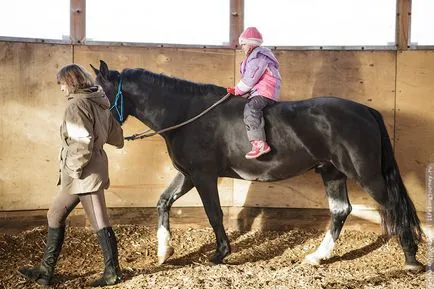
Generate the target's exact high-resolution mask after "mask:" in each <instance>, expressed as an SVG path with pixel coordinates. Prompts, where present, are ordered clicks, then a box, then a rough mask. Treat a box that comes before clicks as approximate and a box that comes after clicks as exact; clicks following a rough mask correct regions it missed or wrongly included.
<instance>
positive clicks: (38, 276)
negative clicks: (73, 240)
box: [18, 227, 65, 285]
mask: <svg viewBox="0 0 434 289" xmlns="http://www.w3.org/2000/svg"><path fill="white" fill-rule="evenodd" d="M64 237H65V227H60V228H50V227H48V234H47V245H46V247H45V253H44V257H43V258H42V261H41V264H40V265H39V266H36V267H33V268H24V267H23V268H19V269H18V273H20V274H21V275H22V276H24V277H25V278H27V279H29V280H31V281H34V282H36V283H38V284H41V285H50V284H51V278H52V277H53V274H54V269H55V267H56V263H57V259H58V258H59V255H60V250H61V249H62V244H63V239H64Z"/></svg>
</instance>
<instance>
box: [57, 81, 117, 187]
mask: <svg viewBox="0 0 434 289" xmlns="http://www.w3.org/2000/svg"><path fill="white" fill-rule="evenodd" d="M109 107H110V102H109V100H108V99H107V97H106V96H105V94H104V92H103V90H102V88H101V87H99V86H98V87H92V88H90V89H87V90H84V91H80V92H79V93H75V94H70V95H69V96H68V104H67V107H66V110H65V115H64V118H63V122H62V124H61V126H60V137H61V141H62V148H61V151H60V185H61V190H62V192H65V193H68V194H83V193H90V192H95V191H98V190H101V189H107V188H108V187H109V184H110V181H109V174H108V160H107V155H106V153H105V151H104V149H103V145H104V144H105V143H108V144H111V145H114V146H116V147H118V148H122V147H123V145H124V138H123V131H122V128H121V126H120V125H119V123H118V122H117V121H116V120H115V119H114V118H113V116H112V115H111V112H110V110H109Z"/></svg>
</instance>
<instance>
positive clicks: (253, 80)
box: [235, 46, 282, 100]
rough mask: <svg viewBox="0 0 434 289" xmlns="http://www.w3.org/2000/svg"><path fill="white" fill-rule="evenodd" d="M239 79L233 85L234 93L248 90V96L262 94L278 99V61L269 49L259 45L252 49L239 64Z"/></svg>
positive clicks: (279, 81) (279, 80) (279, 82)
mask: <svg viewBox="0 0 434 289" xmlns="http://www.w3.org/2000/svg"><path fill="white" fill-rule="evenodd" d="M240 73H241V80H240V82H238V84H237V85H236V86H235V94H236V95H241V94H244V93H246V92H250V96H249V98H250V97H253V96H255V95H262V96H265V97H267V98H270V99H273V100H279V93H280V84H281V81H282V78H281V77H280V73H279V61H278V60H277V59H276V57H275V56H274V54H273V52H271V50H270V49H268V48H265V47H262V46H259V47H256V48H255V49H253V51H252V52H251V53H250V55H249V56H248V57H247V58H246V59H244V61H243V62H242V63H241V66H240Z"/></svg>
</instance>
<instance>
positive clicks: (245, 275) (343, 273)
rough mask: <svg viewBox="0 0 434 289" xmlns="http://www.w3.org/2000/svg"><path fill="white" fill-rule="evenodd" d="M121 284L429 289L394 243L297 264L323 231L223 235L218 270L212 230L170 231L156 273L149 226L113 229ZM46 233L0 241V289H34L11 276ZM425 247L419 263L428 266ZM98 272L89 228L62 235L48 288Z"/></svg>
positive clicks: (364, 237)
mask: <svg viewBox="0 0 434 289" xmlns="http://www.w3.org/2000/svg"><path fill="white" fill-rule="evenodd" d="M114 229H115V232H116V233H117V237H118V239H119V245H118V246H119V256H120V263H121V267H122V270H123V275H124V278H125V281H124V282H123V283H121V284H118V285H115V286H112V287H110V288H215V289H217V288H297V289H299V288H406V289H410V288H427V286H428V285H429V284H428V283H429V282H428V281H429V280H428V279H430V278H431V274H432V272H419V273H415V272H406V271H403V270H402V265H403V262H404V261H403V253H402V251H401V248H400V247H399V244H398V242H397V240H396V239H395V238H392V239H390V240H386V239H385V238H384V237H381V236H379V235H378V234H375V233H364V232H360V231H348V230H347V231H344V232H343V233H342V234H341V238H340V239H339V241H338V242H337V244H336V249H335V251H334V255H333V257H332V258H331V259H330V260H328V261H327V262H325V263H324V264H322V265H320V266H309V265H304V264H302V263H301V261H302V260H303V258H304V256H306V255H307V254H308V253H310V252H313V251H314V249H315V248H316V247H317V246H318V245H319V244H320V242H321V240H322V237H323V236H324V233H323V232H320V231H315V230H302V229H288V230H287V231H258V230H257V231H250V232H246V233H241V232H238V231H228V236H229V238H230V240H231V245H232V254H231V255H230V256H228V257H227V258H226V260H225V261H226V263H225V264H223V265H217V266H212V265H209V263H208V262H207V261H208V259H209V258H210V257H211V256H212V255H213V252H214V250H215V240H214V234H213V232H212V230H211V229H198V228H188V229H179V228H176V229H172V242H171V243H172V245H173V247H174V248H175V254H174V255H173V256H172V257H171V258H170V259H169V260H168V261H167V264H165V265H162V266H158V265H157V256H156V248H157V243H156V230H155V227H144V226H134V225H122V226H115V227H114ZM45 234H46V227H37V228H35V229H33V230H27V231H24V232H21V233H16V234H8V235H6V234H0V288H7V289H9V288H40V287H38V286H37V285H34V284H31V283H29V282H27V281H25V279H23V278H22V277H20V276H19V275H18V274H17V273H16V269H17V268H19V267H20V266H30V265H35V264H37V263H38V261H39V260H40V258H41V257H42V252H43V248H44V244H45V243H44V242H45ZM427 252H428V250H427V248H426V243H423V244H421V246H420V249H419V252H418V259H419V260H420V261H421V262H422V263H424V264H426V263H427ZM101 271H102V253H101V252H100V249H99V245H98V243H97V240H96V237H95V235H94V234H93V233H92V232H91V231H90V230H89V229H88V228H78V227H73V228H69V229H68V230H67V235H66V239H65V244H64V247H63V249H62V253H61V257H60V260H59V263H58V267H57V273H56V278H55V279H56V282H57V283H56V284H55V285H54V286H53V288H86V287H87V286H86V284H88V283H89V282H90V281H91V280H93V279H95V278H97V277H98V276H99V274H100V272H101Z"/></svg>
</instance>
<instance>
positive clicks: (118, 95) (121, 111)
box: [110, 78, 124, 124]
mask: <svg viewBox="0 0 434 289" xmlns="http://www.w3.org/2000/svg"><path fill="white" fill-rule="evenodd" d="M119 99H120V103H118V102H119ZM118 107H119V108H118ZM113 108H115V109H116V112H117V114H118V119H117V121H118V122H119V123H120V124H122V123H123V122H124V95H123V93H122V78H121V79H120V80H119V84H118V92H117V93H116V98H115V102H114V103H113V105H112V106H111V107H110V110H112V109H113Z"/></svg>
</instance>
